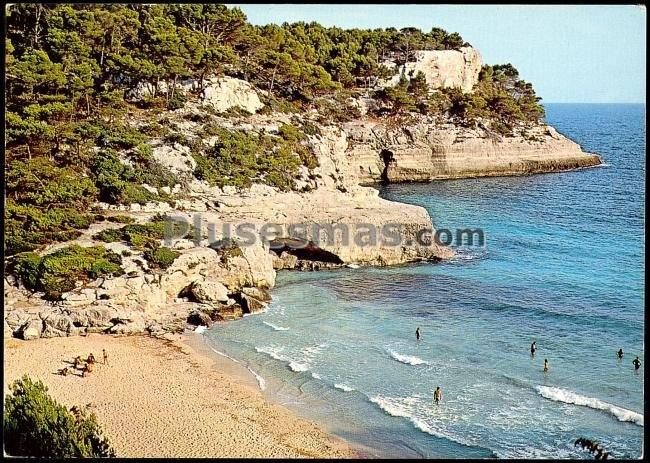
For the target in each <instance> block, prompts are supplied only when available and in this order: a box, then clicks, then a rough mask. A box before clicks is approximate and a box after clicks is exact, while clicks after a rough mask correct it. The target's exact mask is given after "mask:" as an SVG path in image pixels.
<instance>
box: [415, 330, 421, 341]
mask: <svg viewBox="0 0 650 463" xmlns="http://www.w3.org/2000/svg"><path fill="white" fill-rule="evenodd" d="M415 339H416V340H418V341H419V340H420V327H419V326H418V327H417V329H416V330H415Z"/></svg>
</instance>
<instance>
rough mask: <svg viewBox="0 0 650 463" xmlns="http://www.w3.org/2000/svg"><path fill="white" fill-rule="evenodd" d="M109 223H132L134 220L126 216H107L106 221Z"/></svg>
mask: <svg viewBox="0 0 650 463" xmlns="http://www.w3.org/2000/svg"><path fill="white" fill-rule="evenodd" d="M106 220H108V221H109V222H113V223H133V222H135V219H134V218H133V217H130V216H128V215H109V216H108V217H107V219H106Z"/></svg>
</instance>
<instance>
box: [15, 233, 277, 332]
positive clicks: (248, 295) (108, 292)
mask: <svg viewBox="0 0 650 463" xmlns="http://www.w3.org/2000/svg"><path fill="white" fill-rule="evenodd" d="M107 246H109V247H113V248H115V249H119V247H120V246H124V245H123V244H120V243H110V244H109V245H107ZM138 260H140V259H139V256H138V255H137V254H134V255H132V256H129V257H124V259H123V267H124V268H125V270H127V273H126V274H125V275H124V276H121V277H116V278H107V279H100V280H96V281H94V282H90V283H88V284H86V285H84V286H82V287H79V288H77V289H75V290H74V291H71V292H69V293H64V294H63V295H62V300H61V301H60V302H58V303H56V304H54V305H53V304H52V303H48V302H46V301H44V300H42V299H40V297H39V296H40V295H39V294H31V293H30V292H28V291H26V290H23V289H21V288H19V287H17V286H15V285H13V286H9V287H7V286H6V287H5V302H11V304H7V306H6V312H5V335H6V336H7V335H14V336H17V337H20V338H22V339H36V338H39V337H59V336H73V335H78V334H83V333H88V332H106V333H111V334H122V335H129V334H138V333H145V332H150V333H158V332H164V331H170V330H171V331H176V330H179V329H180V330H182V329H184V327H185V323H186V321H187V320H188V317H189V314H191V313H192V312H193V311H195V310H196V306H197V302H200V303H202V304H201V305H202V306H204V307H207V308H209V309H210V311H211V313H212V314H213V319H215V320H224V319H231V318H235V317H237V316H241V315H242V313H243V312H242V307H241V306H239V307H234V306H235V305H237V304H236V303H235V300H233V299H231V298H230V296H231V295H233V296H235V297H238V298H240V299H242V301H243V300H244V299H245V300H246V303H248V305H247V306H246V307H247V309H248V310H249V311H251V312H253V311H256V310H258V309H259V307H258V306H257V305H255V304H257V303H258V302H259V304H262V305H265V304H266V302H267V301H268V300H267V298H266V296H265V295H267V294H268V293H266V288H269V287H271V286H273V284H274V283H275V270H274V269H273V259H272V256H271V254H270V253H269V249H268V248H264V247H262V245H261V243H259V242H257V243H253V244H252V245H251V246H248V247H247V248H245V249H240V250H239V252H237V253H236V255H232V256H225V255H224V254H223V253H220V252H218V251H215V250H213V249H211V248H209V247H194V248H191V249H187V250H184V251H182V252H181V255H180V256H179V257H178V258H177V259H176V260H175V261H174V262H173V264H172V265H171V266H170V267H169V268H168V269H166V270H164V271H153V270H150V269H148V268H146V267H145V266H143V264H142V265H140V266H138V265H137V264H135V263H134V262H135V261H138ZM189 295H191V296H192V297H190V298H188V297H187V296H189ZM189 319H190V320H192V318H191V317H189Z"/></svg>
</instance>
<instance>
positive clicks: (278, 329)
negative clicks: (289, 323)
mask: <svg viewBox="0 0 650 463" xmlns="http://www.w3.org/2000/svg"><path fill="white" fill-rule="evenodd" d="M262 323H264V324H265V325H266V326H270V327H271V328H273V329H274V330H275V331H289V328H285V327H284V326H278V325H274V324H273V323H271V322H262Z"/></svg>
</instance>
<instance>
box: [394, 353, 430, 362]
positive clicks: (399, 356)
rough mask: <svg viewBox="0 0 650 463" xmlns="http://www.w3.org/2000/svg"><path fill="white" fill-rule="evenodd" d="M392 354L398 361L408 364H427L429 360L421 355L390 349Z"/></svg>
mask: <svg viewBox="0 0 650 463" xmlns="http://www.w3.org/2000/svg"><path fill="white" fill-rule="evenodd" d="M390 355H391V357H393V358H394V359H395V360H397V361H398V362H402V363H405V364H407V365H427V362H425V361H424V360H422V359H421V358H419V357H415V356H414V355H404V354H400V353H398V352H395V351H392V350H391V351H390Z"/></svg>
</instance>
